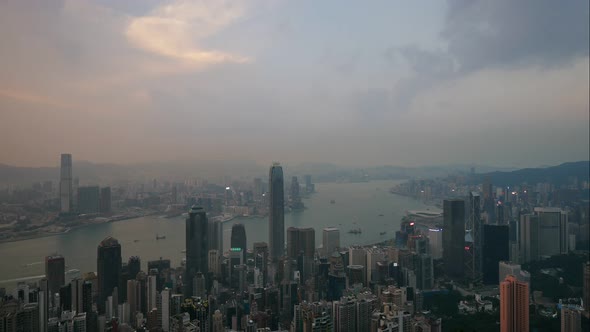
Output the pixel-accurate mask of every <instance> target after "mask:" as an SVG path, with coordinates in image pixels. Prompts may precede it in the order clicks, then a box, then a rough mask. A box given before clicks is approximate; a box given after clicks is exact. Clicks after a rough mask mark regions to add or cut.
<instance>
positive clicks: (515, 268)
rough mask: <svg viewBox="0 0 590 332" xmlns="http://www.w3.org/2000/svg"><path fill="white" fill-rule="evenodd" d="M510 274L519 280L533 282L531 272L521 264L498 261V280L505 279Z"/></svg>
mask: <svg viewBox="0 0 590 332" xmlns="http://www.w3.org/2000/svg"><path fill="white" fill-rule="evenodd" d="M509 275H513V276H515V277H516V279H518V281H522V282H525V283H527V284H529V286H530V284H531V274H530V273H529V272H528V271H525V270H523V269H522V268H521V266H520V264H516V263H512V262H505V261H502V262H500V263H498V280H504V279H506V277H508V276H509Z"/></svg>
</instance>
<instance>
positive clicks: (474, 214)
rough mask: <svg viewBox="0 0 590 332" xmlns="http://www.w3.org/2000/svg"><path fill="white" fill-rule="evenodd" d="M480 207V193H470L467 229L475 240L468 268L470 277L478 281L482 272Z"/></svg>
mask: <svg viewBox="0 0 590 332" xmlns="http://www.w3.org/2000/svg"><path fill="white" fill-rule="evenodd" d="M479 207H480V196H479V193H477V192H471V193H469V218H468V223H467V225H466V227H465V228H466V230H470V231H471V237H472V239H473V254H472V257H471V261H470V262H471V264H470V266H468V267H467V268H468V270H469V272H470V275H469V277H471V279H472V280H475V279H477V278H478V277H479V275H480V274H481V272H482V248H483V246H482V223H481V212H480V209H479Z"/></svg>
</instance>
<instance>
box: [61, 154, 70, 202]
mask: <svg viewBox="0 0 590 332" xmlns="http://www.w3.org/2000/svg"><path fill="white" fill-rule="evenodd" d="M72 191H73V189H72V155H71V154H62V155H61V167H60V177H59V200H60V212H61V213H70V212H71V211H72V205H73V195H72Z"/></svg>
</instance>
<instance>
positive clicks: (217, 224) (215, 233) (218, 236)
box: [207, 220, 224, 254]
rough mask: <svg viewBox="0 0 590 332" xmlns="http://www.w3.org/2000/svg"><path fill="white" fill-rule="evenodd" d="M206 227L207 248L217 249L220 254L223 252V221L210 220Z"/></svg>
mask: <svg viewBox="0 0 590 332" xmlns="http://www.w3.org/2000/svg"><path fill="white" fill-rule="evenodd" d="M207 227H208V231H209V250H217V251H219V253H220V254H223V250H224V248H223V221H221V220H210V221H209V225H208V226H207Z"/></svg>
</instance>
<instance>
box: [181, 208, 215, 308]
mask: <svg viewBox="0 0 590 332" xmlns="http://www.w3.org/2000/svg"><path fill="white" fill-rule="evenodd" d="M207 226H208V222H207V214H206V213H205V210H204V209H203V208H202V207H197V206H193V207H192V208H191V210H190V211H189V215H188V218H186V276H185V279H184V287H185V290H184V296H185V297H187V298H188V297H191V296H193V292H194V290H193V279H194V278H195V277H196V275H197V272H201V273H203V274H206V273H207V272H208V271H209V267H208V253H209V239H208V235H209V233H208V230H207Z"/></svg>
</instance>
